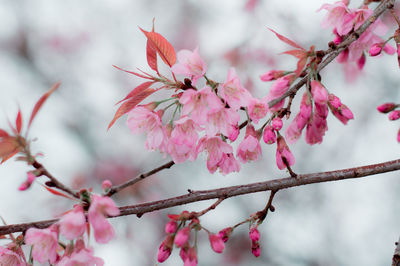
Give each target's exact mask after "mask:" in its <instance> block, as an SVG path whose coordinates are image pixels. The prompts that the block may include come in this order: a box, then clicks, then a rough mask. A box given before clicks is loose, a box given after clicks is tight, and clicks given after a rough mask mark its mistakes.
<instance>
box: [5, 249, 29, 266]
mask: <svg viewBox="0 0 400 266" xmlns="http://www.w3.org/2000/svg"><path fill="white" fill-rule="evenodd" d="M0 265H4V266H6V265H13V266H27V264H26V262H25V261H24V260H23V259H22V258H21V256H20V255H19V254H18V253H16V252H14V251H12V250H11V249H8V248H4V247H2V246H0Z"/></svg>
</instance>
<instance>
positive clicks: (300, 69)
mask: <svg viewBox="0 0 400 266" xmlns="http://www.w3.org/2000/svg"><path fill="white" fill-rule="evenodd" d="M307 58H308V57H307V56H305V57H303V58H300V60H299V61H298V62H297V69H296V71H295V73H296V76H297V77H299V76H300V75H301V72H303V69H304V66H305V65H306V63H307Z"/></svg>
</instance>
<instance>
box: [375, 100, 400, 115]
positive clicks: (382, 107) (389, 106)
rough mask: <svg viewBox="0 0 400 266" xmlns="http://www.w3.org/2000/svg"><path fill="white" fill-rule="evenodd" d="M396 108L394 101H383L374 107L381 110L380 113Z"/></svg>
mask: <svg viewBox="0 0 400 266" xmlns="http://www.w3.org/2000/svg"><path fill="white" fill-rule="evenodd" d="M395 108H396V104H395V103H384V104H381V105H379V106H378V107H377V108H376V109H377V110H378V111H379V112H381V113H384V114H386V113H389V112H390V111H393V110H394V109H395Z"/></svg>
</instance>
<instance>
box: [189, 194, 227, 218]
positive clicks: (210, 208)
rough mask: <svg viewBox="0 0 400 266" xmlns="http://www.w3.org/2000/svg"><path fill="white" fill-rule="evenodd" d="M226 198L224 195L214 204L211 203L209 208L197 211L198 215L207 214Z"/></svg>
mask: <svg viewBox="0 0 400 266" xmlns="http://www.w3.org/2000/svg"><path fill="white" fill-rule="evenodd" d="M224 199H225V198H224V197H222V198H219V199H218V200H217V201H216V202H214V204H213V205H211V206H210V207H208V208H207V209H204V210H202V211H201V212H197V213H196V216H197V217H200V216H202V215H204V214H206V213H207V212H209V211H211V210H214V209H215V208H216V207H217V206H218V205H219V204H220V203H221V202H223V201H224Z"/></svg>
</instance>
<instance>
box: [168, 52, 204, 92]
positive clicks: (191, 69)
mask: <svg viewBox="0 0 400 266" xmlns="http://www.w3.org/2000/svg"><path fill="white" fill-rule="evenodd" d="M177 58H178V63H176V64H175V65H173V66H172V67H171V70H172V72H174V73H175V74H181V75H185V76H187V77H190V78H191V79H192V84H193V85H196V82H197V80H198V79H199V78H201V77H202V76H203V75H204V74H205V73H206V70H207V65H206V63H205V62H204V60H203V58H201V56H200V54H199V48H196V49H194V50H193V52H192V51H189V50H181V51H179V52H178V53H177Z"/></svg>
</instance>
